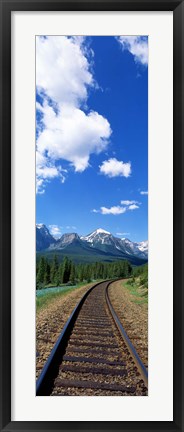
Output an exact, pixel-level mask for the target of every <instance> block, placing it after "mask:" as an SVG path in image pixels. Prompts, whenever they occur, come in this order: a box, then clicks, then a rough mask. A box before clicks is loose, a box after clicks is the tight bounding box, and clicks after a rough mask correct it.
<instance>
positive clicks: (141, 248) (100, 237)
mask: <svg viewBox="0 0 184 432" xmlns="http://www.w3.org/2000/svg"><path fill="white" fill-rule="evenodd" d="M80 239H81V240H83V241H86V242H88V243H90V244H91V246H93V247H99V245H104V246H105V245H109V246H111V247H114V248H115V249H118V250H119V251H121V252H123V253H126V254H128V255H136V256H139V257H140V258H146V259H147V256H148V242H146V241H145V242H140V243H134V242H131V241H130V240H129V239H126V238H122V239H119V238H117V237H114V236H113V235H112V234H111V233H110V232H108V231H106V230H104V229H102V228H98V229H97V230H95V231H93V232H92V233H90V234H88V235H87V236H82V237H80Z"/></svg>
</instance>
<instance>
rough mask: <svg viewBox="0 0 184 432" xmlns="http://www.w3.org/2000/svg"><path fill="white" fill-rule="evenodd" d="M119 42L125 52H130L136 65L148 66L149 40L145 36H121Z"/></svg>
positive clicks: (118, 38)
mask: <svg viewBox="0 0 184 432" xmlns="http://www.w3.org/2000/svg"><path fill="white" fill-rule="evenodd" d="M117 40H118V41H119V43H120V44H121V47H122V49H123V50H128V51H129V52H130V53H131V54H132V55H133V56H134V60H135V62H136V63H141V64H143V65H145V66H146V65H147V64H148V38H147V37H145V36H119V37H117Z"/></svg>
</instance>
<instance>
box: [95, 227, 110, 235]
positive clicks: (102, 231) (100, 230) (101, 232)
mask: <svg viewBox="0 0 184 432" xmlns="http://www.w3.org/2000/svg"><path fill="white" fill-rule="evenodd" d="M94 232H96V233H97V234H110V232H109V231H106V230H104V229H103V228H98V229H97V230H95V231H94Z"/></svg>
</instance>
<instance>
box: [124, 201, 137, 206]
mask: <svg viewBox="0 0 184 432" xmlns="http://www.w3.org/2000/svg"><path fill="white" fill-rule="evenodd" d="M121 204H124V205H127V206H129V205H132V204H140V203H139V202H138V201H134V200H132V201H129V200H122V201H121Z"/></svg>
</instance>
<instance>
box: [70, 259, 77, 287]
mask: <svg viewBox="0 0 184 432" xmlns="http://www.w3.org/2000/svg"><path fill="white" fill-rule="evenodd" d="M75 277H76V271H75V264H74V263H73V262H72V264H71V272H70V281H71V283H72V285H75Z"/></svg>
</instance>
